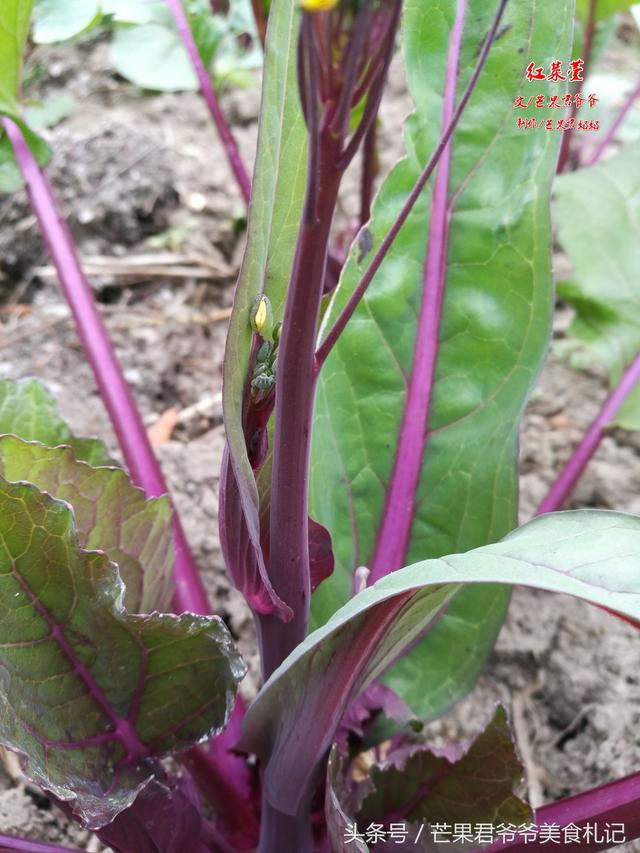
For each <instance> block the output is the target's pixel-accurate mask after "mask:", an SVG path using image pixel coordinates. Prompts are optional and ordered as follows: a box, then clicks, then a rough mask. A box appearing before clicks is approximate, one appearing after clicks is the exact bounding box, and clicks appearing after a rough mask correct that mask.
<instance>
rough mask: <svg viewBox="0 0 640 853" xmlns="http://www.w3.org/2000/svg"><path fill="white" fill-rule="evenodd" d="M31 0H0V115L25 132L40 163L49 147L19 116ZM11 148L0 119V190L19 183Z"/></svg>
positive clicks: (11, 188) (19, 179)
mask: <svg viewBox="0 0 640 853" xmlns="http://www.w3.org/2000/svg"><path fill="white" fill-rule="evenodd" d="M32 7H33V0H2V3H0V118H1V117H2V116H3V115H4V116H8V117H9V118H11V119H12V120H13V121H15V122H16V123H17V124H19V125H20V128H21V130H22V132H23V134H24V137H25V139H26V140H27V143H28V144H29V147H30V148H31V150H32V151H33V153H34V154H35V155H36V157H37V159H38V162H39V163H40V164H43V163H46V162H47V160H48V159H49V156H50V153H51V152H50V151H49V146H48V145H47V144H46V143H45V142H44V141H43V140H42V139H40V137H39V136H37V135H36V134H35V133H33V131H31V130H29V128H28V127H27V126H26V124H25V123H24V121H23V120H22V117H21V115H20V105H19V96H20V83H21V76H22V53H23V51H24V46H25V44H26V41H27V36H28V34H29V22H30V20H31V9H32ZM19 175H20V172H19V169H18V166H17V164H16V162H15V158H14V156H13V149H12V147H11V145H10V144H9V141H8V139H7V138H6V135H5V133H4V131H3V127H2V123H1V122H0V192H14V191H15V190H16V189H18V188H19V187H20V186H21V185H22V180H21V178H20V177H19Z"/></svg>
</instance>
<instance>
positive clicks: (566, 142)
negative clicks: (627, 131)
mask: <svg viewBox="0 0 640 853" xmlns="http://www.w3.org/2000/svg"><path fill="white" fill-rule="evenodd" d="M597 5H598V0H589V9H588V13H587V21H586V24H585V29H584V44H583V47H582V56H583V59H584V79H585V80H586V79H587V77H588V76H589V72H590V71H591V54H592V53H593V40H594V38H595V34H596V11H597ZM579 88H580V86H579V84H578V83H574V84H573V86H571V87H570V91H572V93H573V94H574V95H575V94H576V93H577V92H578V90H579ZM577 109H578V108H577V105H576V103H575V101H573V102H572V105H571V109H570V110H569V119H574V121H575V117H576V112H577ZM573 132H574V131H573V130H572V129H571V128H569V130H566V131H565V132H564V133H563V135H562V143H561V145H560V154H559V155H558V169H557V172H558V174H560V173H561V172H564V171H566V170H567V168H569V167H570V166H571V167H572V168H575V166H576V165H577V164H576V162H575V158H574V157H572V155H571V140H572V138H573Z"/></svg>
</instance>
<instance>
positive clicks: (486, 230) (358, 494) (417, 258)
mask: <svg viewBox="0 0 640 853" xmlns="http://www.w3.org/2000/svg"><path fill="white" fill-rule="evenodd" d="M456 6H457V4H456V3H455V2H452V0H448V2H445V3H439V4H432V3H424V2H421V0H408V2H406V3H405V7H404V39H405V56H406V65H407V75H408V81H409V86H410V90H411V93H412V95H413V98H414V101H415V104H416V113H415V115H413V116H412V117H411V118H410V119H409V121H408V123H407V127H406V133H405V137H406V149H407V152H408V153H407V157H406V159H405V160H403V161H401V162H400V163H399V164H398V165H397V166H396V168H395V169H394V170H393V172H392V173H391V174H390V176H389V177H388V178H387V180H386V181H385V183H384V184H383V186H382V188H381V190H380V192H379V194H378V197H377V199H376V202H375V205H374V210H373V218H372V221H371V223H370V225H369V229H370V231H371V232H372V234H373V241H374V248H375V247H377V246H378V244H379V243H380V241H381V240H382V238H383V237H384V236H385V234H386V232H387V231H388V229H389V227H390V225H391V224H392V223H393V221H394V220H395V219H396V217H397V215H398V213H399V211H400V209H401V207H402V205H403V202H404V200H405V199H406V198H407V195H408V194H409V191H410V189H411V188H412V187H413V185H414V184H415V182H416V179H417V177H418V175H419V174H420V172H421V170H422V169H423V167H424V165H425V163H426V162H427V160H428V158H429V156H430V153H431V151H432V150H433V149H434V147H435V144H436V142H437V139H438V136H439V134H440V131H441V127H440V124H441V123H440V121H439V119H438V117H439V116H440V115H441V114H442V102H443V89H444V80H445V70H446V67H447V61H448V51H449V44H450V41H451V31H452V26H453V21H454V17H455V13H456ZM494 12H495V4H487V3H485V2H484V0H472V2H471V3H470V4H469V8H468V10H467V14H466V25H465V33H464V38H463V42H462V50H461V53H460V61H459V67H460V72H459V76H458V83H457V93H458V97H460V93H461V92H462V90H463V89H464V87H465V86H466V84H467V82H468V80H469V77H470V75H471V73H472V70H473V69H474V67H475V65H476V62H477V54H478V50H479V47H480V44H481V43H482V40H483V39H484V37H485V35H486V33H487V31H488V28H489V24H490V21H491V20H492V18H493V15H494ZM572 13H573V7H572V3H571V2H569V0H566V2H561V3H557V2H555V0H543V2H539V3H536V4H533V5H532V4H529V3H511V4H509V6H508V7H507V12H506V17H505V19H504V26H503V27H502V32H501V34H500V35H499V38H498V39H497V41H496V43H495V44H494V45H493V47H492V50H491V53H490V55H489V59H488V62H487V66H486V68H485V70H484V72H483V74H482V75H481V78H480V81H479V85H478V87H477V89H476V91H475V93H474V95H473V96H472V99H471V101H470V104H469V106H468V108H467V110H466V112H465V114H464V115H463V118H462V120H461V123H460V125H459V128H458V130H457V131H456V133H455V135H454V138H453V149H452V162H451V175H450V178H449V183H448V197H449V207H450V233H449V245H448V257H447V263H446V291H445V296H444V303H443V309H442V322H441V327H440V336H439V341H440V348H439V353H438V358H437V364H436V372H435V382H434V387H433V394H432V401H431V409H430V412H429V420H428V425H427V443H426V450H425V452H424V455H423V458H422V468H421V478H420V482H419V486H418V490H417V494H416V495H415V502H414V507H415V509H414V516H413V523H412V529H411V541H410V545H409V548H408V553H407V560H406V561H407V562H409V561H411V560H415V559H417V558H418V557H419V556H429V557H437V556H440V555H442V554H447V553H451V552H453V551H456V550H459V549H467V548H473V547H476V546H479V545H483V544H486V543H487V542H491V541H495V540H496V539H498V538H500V537H501V536H504V535H505V533H507V532H508V531H509V530H511V529H512V528H513V527H514V526H515V524H516V507H517V476H516V475H517V467H516V461H517V437H518V426H519V420H520V415H521V412H522V408H523V405H524V402H525V400H526V398H527V395H528V393H529V391H530V389H531V385H532V382H533V380H534V378H535V376H536V374H537V372H538V370H539V368H540V366H541V363H542V359H543V356H544V352H545V348H546V344H547V340H548V336H549V330H550V321H551V310H552V284H551V265H550V233H549V232H550V226H549V213H548V206H549V189H550V184H551V179H552V176H553V173H554V170H555V164H556V157H557V150H558V144H559V134H557V133H550V132H547V131H546V130H543V131H542V132H541V131H540V129H538V130H537V131H528V132H524V131H523V130H521V129H518V128H517V126H516V120H517V117H518V115H517V114H518V113H519V112H521V111H518V110H514V107H513V101H514V98H515V97H516V96H517V95H518V94H520V93H521V94H526V93H527V92H529V89H528V88H527V87H530V85H531V84H530V83H527V82H526V81H525V80H523V75H524V70H525V68H526V65H527V61H528V58H529V57H540V58H541V59H540V61H542V59H543V58H544V57H550V56H553V57H557V58H559V59H565V60H566V59H567V58H568V46H569V44H570V35H571V21H572ZM536 91H538V90H536ZM543 91H547V93H548V94H550V93H551V92H552V91H553V92H556V91H557V90H555V89H553V87H549V86H548V84H546V83H541V85H540V92H543ZM431 208H432V195H431V190H430V188H427V190H425V193H424V194H423V196H422V198H421V199H420V200H419V202H418V204H417V205H416V207H415V209H414V211H413V212H412V214H411V215H410V217H409V219H408V221H407V223H406V224H405V226H404V227H403V228H402V230H401V233H400V235H399V236H398V238H397V240H396V242H395V243H394V245H393V247H392V249H391V252H390V253H389V255H388V257H387V259H386V260H385V262H384V264H383V266H382V268H381V270H380V272H379V273H378V274H377V276H376V278H375V279H374V281H373V284H372V285H371V287H370V289H369V291H368V293H367V295H366V296H365V298H364V299H363V301H362V303H361V305H360V307H359V309H358V311H357V312H356V314H355V316H354V317H353V318H352V320H351V322H350V323H349V326H348V327H347V329H346V331H345V333H344V334H343V336H342V337H341V339H340V340H339V342H338V344H337V346H336V347H335V348H334V351H333V353H332V354H331V356H330V357H329V359H328V361H327V363H326V365H325V367H324V368H323V370H322V373H321V376H320V382H319V388H318V401H317V407H316V415H315V421H314V445H313V456H312V478H311V513H312V515H313V516H314V518H317V519H318V521H320V522H321V523H322V524H324V525H325V526H326V527H328V529H329V530H330V531H331V534H332V537H333V541H334V548H335V554H336V561H337V568H336V571H335V573H334V576H333V577H332V578H331V579H329V580H328V581H327V582H325V583H324V584H322V585H321V586H320V588H319V589H318V591H317V592H316V594H315V596H314V601H313V616H314V619H315V624H316V625H319V624H322V623H323V622H324V621H325V620H326V619H327V618H328V617H329V616H330V615H331V613H333V612H334V611H335V609H336V608H337V607H339V606H340V605H341V604H343V603H344V602H345V601H346V600H347V599H348V598H349V596H350V595H351V587H352V572H353V570H354V569H355V568H356V567H357V566H359V565H365V566H367V565H371V560H372V554H373V551H374V545H375V541H376V536H377V534H378V530H379V528H380V525H381V519H382V516H383V509H384V506H385V500H386V497H387V493H388V489H389V484H390V479H391V476H392V471H393V465H394V459H395V457H396V446H397V441H398V435H399V430H400V424H401V419H402V415H403V408H404V407H405V406H406V405H407V398H408V392H407V387H408V384H409V377H410V374H411V369H412V359H413V355H414V349H415V345H416V338H417V322H418V315H419V311H420V305H421V301H422V299H423V270H424V266H425V260H426V253H427V242H428V233H429V224H430V219H431V214H432V210H431ZM365 266H366V260H365V262H364V263H362V262H361V260H360V258H359V257H358V253H357V252H353V253H352V255H351V257H350V259H349V262H348V264H347V266H346V268H345V271H344V273H343V276H342V280H341V283H340V285H339V288H338V290H337V291H336V293H335V297H334V300H333V304H332V305H331V307H330V310H329V312H328V316H327V319H326V324H325V327H326V328H328V327H330V326H331V323H332V320H333V319H334V318H335V317H336V315H337V314H338V312H339V311H340V310H341V308H342V307H343V305H344V304H345V301H346V300H347V298H348V297H349V295H350V294H351V292H352V290H353V288H354V286H355V284H356V283H357V281H358V279H359V278H360V276H361V274H362V272H363V268H364V267H365ZM433 310H434V311H435V310H437V308H436V306H435V305H434V307H433ZM425 381H426V380H425ZM417 464H418V465H419V464H420V459H419V458H418V459H417ZM390 568H397V565H396V566H392V567H390ZM507 600H508V592H507V591H506V590H499V591H497V590H495V589H489V588H483V589H473V590H465V591H464V592H463V593H461V594H460V595H459V596H458V597H457V598H456V599H455V600H454V601H453V602H452V603H451V604H450V606H449V609H448V611H447V613H446V615H444V616H443V617H442V619H441V621H440V624H439V626H438V628H437V630H436V631H434V632H432V634H431V635H430V638H429V641H428V646H424V645H423V646H420V647H418V648H416V649H415V650H414V651H412V652H411V653H410V654H409V655H408V656H407V657H406V658H405V659H404V660H403V661H402V662H400V664H399V666H398V667H397V668H396V669H395V670H394V671H392V673H390V674H389V676H388V678H387V683H388V684H389V685H390V686H391V687H394V688H395V689H397V690H398V691H399V692H400V693H401V695H402V697H403V698H404V699H405V701H407V702H408V703H409V704H410V706H411V707H412V708H413V709H414V710H415V711H416V712H417V713H418V714H419V715H420V716H423V717H429V718H430V717H434V716H436V715H438V714H439V713H440V712H441V711H442V710H443V709H444V708H445V707H447V706H448V705H451V704H452V703H453V702H454V701H456V700H457V699H458V698H460V696H462V695H463V694H464V693H465V692H466V691H467V690H468V689H469V687H470V686H471V685H472V684H473V682H474V680H475V678H476V677H477V675H478V673H479V670H480V668H481V667H482V665H483V663H484V660H485V659H486V655H487V653H488V651H489V649H490V647H491V645H492V643H493V640H494V639H495V636H496V633H497V631H498V630H499V627H500V625H501V623H502V620H503V618H504V613H505V608H506V604H507ZM435 649H437V650H438V654H437V655H435V654H432V651H433V650H435ZM425 655H426V656H428V657H429V659H430V666H429V668H428V669H427V668H426V667H425V666H424V659H425Z"/></svg>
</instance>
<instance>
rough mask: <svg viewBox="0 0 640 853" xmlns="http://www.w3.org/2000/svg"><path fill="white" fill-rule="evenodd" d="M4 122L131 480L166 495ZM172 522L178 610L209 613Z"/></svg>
mask: <svg viewBox="0 0 640 853" xmlns="http://www.w3.org/2000/svg"><path fill="white" fill-rule="evenodd" d="M2 122H3V125H4V128H5V130H6V132H7V136H8V137H9V140H10V142H11V145H12V146H13V149H14V151H15V155H16V159H17V161H18V165H19V167H20V171H21V172H22V174H23V176H24V179H25V182H26V185H27V191H28V193H29V199H30V201H31V206H32V208H33V211H34V213H35V215H36V217H37V219H38V222H39V224H40V230H41V232H42V236H43V239H44V241H45V243H46V245H47V249H48V250H49V254H50V256H51V260H52V261H53V264H54V266H55V268H56V270H57V273H58V277H59V279H60V285H61V287H62V290H63V292H64V295H65V297H66V299H67V302H68V303H69V305H70V307H71V311H72V313H73V318H74V320H75V323H76V327H77V330H78V335H79V337H80V340H81V341H82V345H83V347H84V350H85V353H86V355H87V358H88V360H89V363H90V364H91V368H92V370H93V373H94V376H95V379H96V382H97V384H98V388H99V389H100V395H101V397H102V399H103V401H104V404H105V406H106V409H107V412H108V413H109V417H110V419H111V423H112V424H113V428H114V430H115V433H116V436H117V438H118V442H119V444H120V447H121V449H122V455H123V456H124V459H125V462H126V463H127V466H128V468H129V473H130V474H131V478H132V480H133V481H134V483H136V484H137V485H138V486H140V487H141V488H142V489H144V491H145V493H146V494H147V496H148V497H158V496H159V495H164V494H167V493H168V489H167V485H166V483H165V481H164V477H163V476H162V471H161V470H160V465H159V464H158V460H157V459H156V457H155V454H154V452H153V449H152V448H151V444H150V443H149V439H148V437H147V432H146V430H145V428H144V425H143V423H142V419H141V418H140V414H139V412H138V410H137V407H136V404H135V401H134V399H133V396H132V394H131V391H130V389H129V386H128V385H127V382H126V380H125V378H124V376H123V374H122V368H121V366H120V363H119V362H118V358H117V356H116V354H115V351H114V349H113V345H112V343H111V341H110V339H109V333H108V332H107V329H106V327H105V325H104V322H103V320H102V317H101V316H100V312H99V311H98V307H97V305H96V302H95V299H94V296H93V293H92V291H91V286H90V285H89V282H88V281H87V279H86V278H85V276H84V273H83V272H82V267H81V266H80V260H79V258H78V253H77V251H76V247H75V244H74V242H73V238H72V236H71V233H70V231H69V227H68V225H67V223H66V221H65V220H64V219H63V218H62V216H61V215H60V213H59V211H58V207H57V203H56V200H55V197H54V194H53V190H52V189H51V185H50V184H49V181H48V179H47V177H46V175H45V173H44V172H43V171H42V169H40V167H39V165H38V163H37V162H36V159H35V157H34V156H33V154H32V153H31V150H30V148H29V146H28V145H27V143H26V142H25V140H24V137H23V136H22V131H21V130H20V128H19V127H18V125H17V124H15V122H13V121H12V120H11V119H9V118H4V119H3V120H2ZM173 520H174V521H173V523H174V533H175V542H176V560H175V565H174V579H175V584H176V592H175V597H174V601H175V605H176V607H177V609H178V610H180V611H184V610H190V611H193V612H195V613H200V614H208V613H210V612H211V610H210V606H209V602H208V601H207V596H206V593H205V591H204V587H203V586H202V581H201V580H200V576H199V574H198V568H197V566H196V564H195V561H194V560H193V557H192V556H191V554H190V552H189V547H188V545H187V541H186V538H185V535H184V532H183V530H182V526H181V524H180V520H179V518H178V516H177V514H176V512H175V509H174V513H173Z"/></svg>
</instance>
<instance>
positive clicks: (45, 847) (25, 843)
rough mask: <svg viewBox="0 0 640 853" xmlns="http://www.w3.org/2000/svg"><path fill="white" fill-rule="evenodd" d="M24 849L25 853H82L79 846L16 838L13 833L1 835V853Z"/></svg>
mask: <svg viewBox="0 0 640 853" xmlns="http://www.w3.org/2000/svg"><path fill="white" fill-rule="evenodd" d="M14 850H17V851H24V853H82V851H81V850H78V848H77V847H61V846H60V845H59V844H49V842H46V841H32V840H31V839H30V838H14V837H13V836H12V835H0V853H5V851H14Z"/></svg>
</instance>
